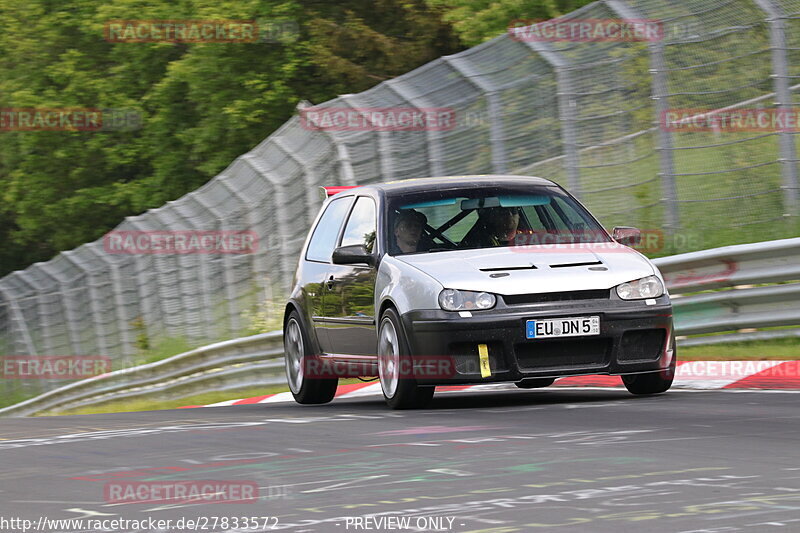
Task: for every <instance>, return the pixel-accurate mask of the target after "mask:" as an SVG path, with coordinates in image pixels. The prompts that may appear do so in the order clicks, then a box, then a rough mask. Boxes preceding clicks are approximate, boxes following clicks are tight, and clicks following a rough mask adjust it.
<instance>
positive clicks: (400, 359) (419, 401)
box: [378, 308, 435, 409]
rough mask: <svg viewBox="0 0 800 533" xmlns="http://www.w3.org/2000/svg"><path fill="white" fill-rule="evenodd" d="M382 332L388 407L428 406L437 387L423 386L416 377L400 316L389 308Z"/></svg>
mask: <svg viewBox="0 0 800 533" xmlns="http://www.w3.org/2000/svg"><path fill="white" fill-rule="evenodd" d="M380 324H381V325H380V328H379V330H378V375H379V377H380V379H381V389H382V390H383V398H384V399H385V400H386V404H387V405H388V406H389V407H391V408H392V409H415V408H419V407H424V406H425V405H426V404H428V402H430V401H431V398H433V392H434V390H435V387H432V386H431V387H422V386H420V385H418V384H417V380H416V378H415V377H414V370H413V360H412V358H411V354H410V353H409V352H410V350H409V348H408V342H407V341H406V338H405V335H404V334H403V328H402V326H401V324H400V317H399V316H398V315H397V312H396V311H395V310H394V309H392V308H389V309H387V310H386V311H385V312H384V313H383V316H382V317H381V323H380Z"/></svg>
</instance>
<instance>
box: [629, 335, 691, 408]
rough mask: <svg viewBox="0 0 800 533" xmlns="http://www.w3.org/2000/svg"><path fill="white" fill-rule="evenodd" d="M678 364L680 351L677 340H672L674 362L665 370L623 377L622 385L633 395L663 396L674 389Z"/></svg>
mask: <svg viewBox="0 0 800 533" xmlns="http://www.w3.org/2000/svg"><path fill="white" fill-rule="evenodd" d="M677 363H678V350H677V349H676V347H675V338H674V337H673V338H672V362H671V363H670V365H669V367H668V368H666V369H665V370H659V371H658V372H649V373H647V374H635V375H631V376H622V383H623V384H625V388H626V389H628V392H630V393H631V394H637V395H638V394H661V393H662V392H667V391H668V390H669V389H670V387H672V381H673V380H674V379H675V368H676V367H677Z"/></svg>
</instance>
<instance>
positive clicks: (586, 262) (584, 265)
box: [550, 261, 603, 268]
mask: <svg viewBox="0 0 800 533" xmlns="http://www.w3.org/2000/svg"><path fill="white" fill-rule="evenodd" d="M602 264H603V263H602V261H584V262H583V263H561V264H558V265H550V268H567V267H588V266H595V265H602Z"/></svg>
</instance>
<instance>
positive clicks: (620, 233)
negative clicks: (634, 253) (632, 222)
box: [611, 226, 642, 247]
mask: <svg viewBox="0 0 800 533" xmlns="http://www.w3.org/2000/svg"><path fill="white" fill-rule="evenodd" d="M611 236H612V237H613V238H614V240H615V241H617V242H618V243H620V244H624V245H625V246H631V247H633V246H638V245H639V243H641V242H642V232H641V231H640V230H639V228H632V227H630V226H617V227H615V228H614V232H613V233H612V235H611Z"/></svg>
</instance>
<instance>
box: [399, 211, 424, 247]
mask: <svg viewBox="0 0 800 533" xmlns="http://www.w3.org/2000/svg"><path fill="white" fill-rule="evenodd" d="M427 223H428V217H426V216H425V215H423V214H422V213H420V212H419V211H414V210H413V209H409V210H404V211H400V212H399V213H398V215H397V218H396V219H395V221H394V237H395V241H396V250H395V253H404V254H408V253H412V252H417V251H419V250H418V249H417V247H418V246H419V242H420V239H421V238H422V229H423V228H424V227H425V225H426V224H427Z"/></svg>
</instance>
